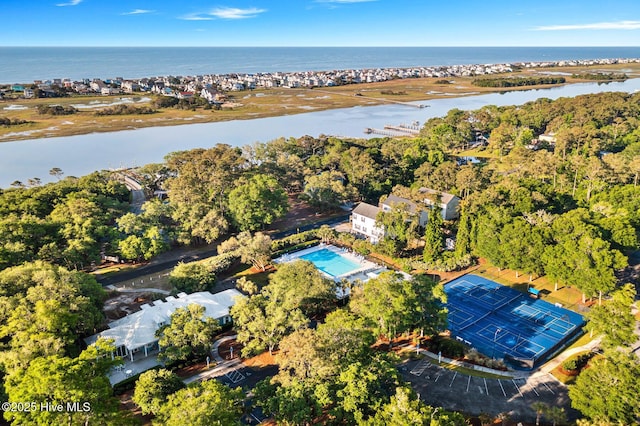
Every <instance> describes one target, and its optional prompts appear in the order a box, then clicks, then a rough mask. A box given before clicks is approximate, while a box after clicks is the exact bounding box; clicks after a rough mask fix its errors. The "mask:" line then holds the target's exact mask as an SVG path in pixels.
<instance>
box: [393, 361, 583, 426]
mask: <svg viewBox="0 0 640 426" xmlns="http://www.w3.org/2000/svg"><path fill="white" fill-rule="evenodd" d="M400 372H401V373H402V375H403V377H404V378H405V380H407V381H408V382H410V383H411V386H412V387H413V389H414V390H415V391H416V392H417V393H418V394H419V395H420V399H422V401H424V402H425V403H426V404H428V405H431V406H434V407H443V408H445V409H447V410H454V411H461V412H464V413H468V414H473V415H478V414H480V413H487V414H489V415H493V416H497V415H498V414H499V413H503V412H508V413H509V414H510V418H511V421H516V422H517V421H522V422H535V418H536V413H535V411H534V410H533V409H532V408H531V405H532V404H533V403H535V402H538V401H541V402H544V403H545V404H547V405H548V406H550V407H564V409H565V411H566V413H567V416H568V418H569V419H575V418H578V417H579V413H578V412H577V411H575V410H573V409H572V408H571V404H570V401H569V396H568V389H567V387H566V386H565V385H564V384H562V383H560V382H559V381H557V380H556V379H555V378H554V377H553V376H551V375H550V374H548V373H542V372H536V373H533V374H532V375H530V376H528V377H524V378H514V379H511V378H504V379H485V378H482V377H476V376H467V375H464V374H460V373H457V372H455V371H451V370H448V369H446V368H443V367H439V366H437V365H435V364H432V363H431V362H430V361H428V360H414V361H407V362H406V363H404V364H402V365H401V367H400Z"/></svg>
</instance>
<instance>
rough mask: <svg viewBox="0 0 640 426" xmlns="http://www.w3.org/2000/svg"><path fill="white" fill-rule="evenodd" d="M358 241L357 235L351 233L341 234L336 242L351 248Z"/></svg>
mask: <svg viewBox="0 0 640 426" xmlns="http://www.w3.org/2000/svg"><path fill="white" fill-rule="evenodd" d="M355 240H356V237H355V235H353V234H351V233H349V232H340V233H339V234H338V237H337V239H336V241H337V242H338V244H341V245H343V246H347V247H351V246H352V245H353V243H354V241H355Z"/></svg>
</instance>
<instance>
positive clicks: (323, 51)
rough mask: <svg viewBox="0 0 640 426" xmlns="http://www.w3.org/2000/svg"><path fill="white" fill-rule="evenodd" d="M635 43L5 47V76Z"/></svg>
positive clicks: (489, 54) (633, 53)
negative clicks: (507, 45)
mask: <svg viewBox="0 0 640 426" xmlns="http://www.w3.org/2000/svg"><path fill="white" fill-rule="evenodd" d="M638 55H639V49H638V48H637V47H630V46H606V47H597V46H574V47H571V46H569V47H545V46H537V47H536V46H533V47H513V46H511V47H500V46H492V47H477V46H476V47H404V46H403V47H97V48H94V47H55V48H51V47H30V46H29V47H0V79H2V82H3V84H15V83H18V82H31V81H34V80H46V79H53V78H69V79H71V80H81V79H85V78H88V79H93V78H101V79H105V78H114V77H117V76H121V77H124V78H127V79H134V78H144V77H148V76H168V75H182V76H185V75H213V74H216V75H224V74H232V73H239V74H258V73H275V72H305V71H321V70H346V69H376V68H393V67H395V68H414V67H415V68H417V67H447V66H456V65H471V64H503V63H510V64H515V63H526V62H549V61H566V60H585V59H589V58H597V59H605V58H635V57H638Z"/></svg>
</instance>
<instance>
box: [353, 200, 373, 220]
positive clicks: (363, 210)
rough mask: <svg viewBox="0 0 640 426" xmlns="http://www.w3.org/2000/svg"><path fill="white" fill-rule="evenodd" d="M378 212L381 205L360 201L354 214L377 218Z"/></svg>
mask: <svg viewBox="0 0 640 426" xmlns="http://www.w3.org/2000/svg"><path fill="white" fill-rule="evenodd" d="M378 212H380V208H379V207H377V206H374V205H371V204H367V203H360V204H358V205H357V206H356V208H355V209H353V213H354V214H359V215H360V216H364V217H368V218H370V219H375V218H376V217H377V216H378Z"/></svg>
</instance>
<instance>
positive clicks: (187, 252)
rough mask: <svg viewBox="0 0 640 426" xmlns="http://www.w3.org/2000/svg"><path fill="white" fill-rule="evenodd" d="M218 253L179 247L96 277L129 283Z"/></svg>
mask: <svg viewBox="0 0 640 426" xmlns="http://www.w3.org/2000/svg"><path fill="white" fill-rule="evenodd" d="M349 216H350V213H347V214H344V215H340V216H336V217H332V218H329V219H326V220H322V221H319V222H316V223H312V224H309V225H305V226H300V227H297V228H294V229H288V230H285V231H279V232H274V233H273V234H270V236H271V238H273V239H274V240H275V239H280V238H284V237H287V236H289V235H293V234H295V233H296V232H298V231H299V232H304V231H308V230H310V229H314V228H318V227H320V226H322V225H335V224H338V223H341V222H344V221H345V220H349ZM216 254H218V249H217V248H216V245H209V246H204V247H200V248H192V247H186V248H179V249H175V250H171V251H169V252H166V253H163V254H161V255H160V256H158V257H157V258H155V259H154V260H152V261H150V262H149V263H148V264H147V265H144V266H141V267H139V268H136V269H135V270H131V271H124V272H120V273H117V274H113V275H109V276H108V277H100V275H96V279H97V280H98V282H99V283H100V284H102V285H103V286H107V285H115V284H119V283H128V282H131V281H133V280H135V279H136V278H139V277H142V276H146V275H151V274H162V273H168V272H170V271H171V270H172V269H173V268H174V267H175V266H176V265H177V264H178V263H179V262H185V263H187V262H193V261H194V260H201V259H205V258H207V257H211V256H215V255H216Z"/></svg>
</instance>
